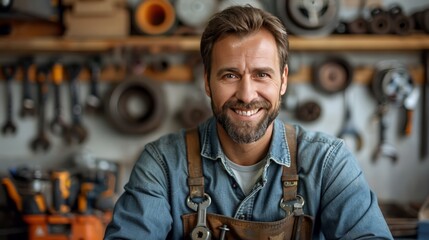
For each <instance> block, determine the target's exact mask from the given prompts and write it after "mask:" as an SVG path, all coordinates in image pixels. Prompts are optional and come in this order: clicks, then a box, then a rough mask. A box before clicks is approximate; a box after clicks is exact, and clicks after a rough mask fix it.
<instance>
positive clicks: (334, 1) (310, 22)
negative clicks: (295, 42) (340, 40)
mask: <svg viewBox="0 0 429 240" xmlns="http://www.w3.org/2000/svg"><path fill="white" fill-rule="evenodd" d="M276 3H277V11H278V12H277V15H278V16H279V18H280V19H281V20H282V21H283V23H284V25H285V26H286V30H288V31H290V32H291V33H293V34H296V35H303V36H312V35H313V36H323V35H329V34H330V33H332V32H333V31H334V30H335V28H336V27H337V25H338V21H339V19H338V16H339V6H340V1H339V0H289V1H286V0H277V2H276Z"/></svg>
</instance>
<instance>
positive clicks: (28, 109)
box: [20, 57, 36, 117]
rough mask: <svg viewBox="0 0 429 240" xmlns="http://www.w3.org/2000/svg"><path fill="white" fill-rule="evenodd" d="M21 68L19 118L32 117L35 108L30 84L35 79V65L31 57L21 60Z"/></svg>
mask: <svg viewBox="0 0 429 240" xmlns="http://www.w3.org/2000/svg"><path fill="white" fill-rule="evenodd" d="M21 66H22V70H23V76H22V103H21V113H20V114H21V117H26V116H34V115H35V114H36V108H35V104H34V100H33V94H32V82H34V77H35V65H34V64H33V59H32V58H31V57H26V58H24V59H22V61H21Z"/></svg>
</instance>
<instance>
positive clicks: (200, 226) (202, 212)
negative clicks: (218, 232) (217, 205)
mask: <svg viewBox="0 0 429 240" xmlns="http://www.w3.org/2000/svg"><path fill="white" fill-rule="evenodd" d="M204 196H205V199H204V200H203V201H202V202H200V203H195V202H193V201H192V200H191V199H190V197H188V198H187V201H186V204H187V205H188V207H189V208H191V209H192V210H194V211H197V214H198V217H197V225H196V226H195V228H194V229H193V230H192V232H191V239H192V240H202V239H204V240H209V239H211V235H212V234H211V232H210V230H209V228H208V227H207V224H206V218H207V208H208V207H209V206H210V204H211V201H212V200H211V198H210V196H209V195H208V194H204Z"/></svg>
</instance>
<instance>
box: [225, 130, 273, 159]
mask: <svg viewBox="0 0 429 240" xmlns="http://www.w3.org/2000/svg"><path fill="white" fill-rule="evenodd" d="M273 125H274V124H273V123H272V124H271V125H270V126H269V127H268V129H267V131H266V133H265V135H264V136H262V137H261V138H260V139H259V140H257V141H256V142H252V143H248V144H238V143H236V142H234V141H233V140H232V139H231V138H230V137H229V135H228V133H227V132H226V131H225V129H223V127H222V126H221V125H219V124H217V133H218V136H219V141H220V144H221V146H222V149H223V151H224V153H225V155H226V156H227V157H228V158H229V159H230V160H231V161H233V162H234V163H236V164H239V165H242V166H249V165H253V164H255V163H257V162H259V161H260V160H262V159H263V158H264V157H265V156H266V155H267V152H268V150H269V147H270V142H271V136H272V135H273Z"/></svg>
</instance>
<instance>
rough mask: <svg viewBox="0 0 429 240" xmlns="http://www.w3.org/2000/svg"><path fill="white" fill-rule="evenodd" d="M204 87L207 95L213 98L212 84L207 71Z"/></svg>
mask: <svg viewBox="0 0 429 240" xmlns="http://www.w3.org/2000/svg"><path fill="white" fill-rule="evenodd" d="M204 89H205V90H206V95H207V96H208V97H210V98H211V97H212V96H211V93H210V85H209V78H208V75H207V72H204Z"/></svg>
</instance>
